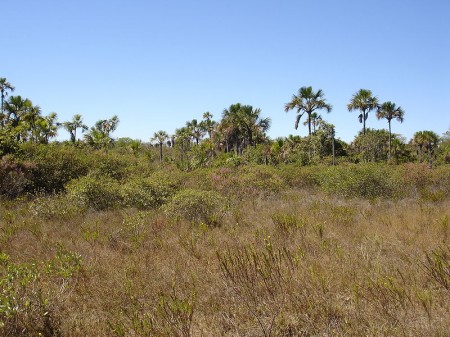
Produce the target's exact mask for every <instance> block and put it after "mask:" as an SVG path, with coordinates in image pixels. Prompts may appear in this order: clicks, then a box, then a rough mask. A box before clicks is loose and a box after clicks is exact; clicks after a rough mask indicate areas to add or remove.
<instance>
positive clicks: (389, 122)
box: [388, 120, 391, 160]
mask: <svg viewBox="0 0 450 337" xmlns="http://www.w3.org/2000/svg"><path fill="white" fill-rule="evenodd" d="M388 124H389V157H388V158H389V160H391V120H389V121H388Z"/></svg>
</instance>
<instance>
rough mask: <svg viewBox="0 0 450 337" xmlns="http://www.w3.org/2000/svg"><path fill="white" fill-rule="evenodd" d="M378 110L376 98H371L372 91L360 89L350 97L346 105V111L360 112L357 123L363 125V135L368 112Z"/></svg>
mask: <svg viewBox="0 0 450 337" xmlns="http://www.w3.org/2000/svg"><path fill="white" fill-rule="evenodd" d="M377 108H378V98H376V97H375V96H372V91H370V90H367V89H360V90H359V91H358V92H357V93H355V94H354V95H353V96H352V99H351V101H350V103H349V104H347V109H348V111H353V110H360V111H361V113H360V114H359V116H358V118H359V122H360V123H363V134H366V120H367V117H368V116H369V112H370V111H372V110H375V109H377Z"/></svg>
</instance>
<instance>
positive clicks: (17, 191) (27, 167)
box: [0, 156, 34, 199]
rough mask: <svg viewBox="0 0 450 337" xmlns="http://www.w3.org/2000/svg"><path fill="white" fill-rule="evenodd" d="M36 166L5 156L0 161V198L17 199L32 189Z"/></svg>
mask: <svg viewBox="0 0 450 337" xmlns="http://www.w3.org/2000/svg"><path fill="white" fill-rule="evenodd" d="M33 168H34V165H33V164H32V163H29V162H22V161H19V160H16V159H14V158H12V157H11V156H4V157H2V158H1V160H0V197H1V196H3V197H4V198H7V199H13V198H16V197H18V196H20V195H22V194H24V193H25V192H27V191H28V190H29V189H30V186H31V185H32V181H31V176H32V174H31V171H32V169H33Z"/></svg>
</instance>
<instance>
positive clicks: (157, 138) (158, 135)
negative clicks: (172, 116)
mask: <svg viewBox="0 0 450 337" xmlns="http://www.w3.org/2000/svg"><path fill="white" fill-rule="evenodd" d="M167 139H169V135H168V134H167V132H165V131H161V130H160V131H158V132H155V133H154V134H153V137H152V139H151V141H153V142H157V143H158V145H159V161H160V162H162V161H163V151H162V147H163V144H164V142H165V141H166V140H167Z"/></svg>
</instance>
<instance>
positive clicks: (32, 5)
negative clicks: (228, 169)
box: [0, 0, 450, 141]
mask: <svg viewBox="0 0 450 337" xmlns="http://www.w3.org/2000/svg"><path fill="white" fill-rule="evenodd" d="M0 17H1V22H2V24H1V26H2V33H1V36H2V38H1V41H2V42H1V47H0V50H1V53H0V55H1V56H0V77H6V78H7V79H8V81H9V82H10V83H12V84H13V85H15V86H16V91H15V92H14V93H13V94H15V95H22V96H24V97H27V98H30V99H31V100H32V101H33V103H34V104H38V105H40V106H41V108H42V110H43V113H44V114H45V115H46V114H48V113H50V112H53V111H54V112H57V113H58V120H59V121H60V122H62V121H66V120H69V119H71V117H72V116H73V115H74V114H76V113H80V114H81V115H82V116H83V117H84V120H85V122H86V123H87V124H88V125H89V126H92V125H93V124H94V123H95V122H96V121H97V120H99V119H106V118H109V117H111V116H113V115H115V114H116V115H118V116H119V118H120V124H119V127H118V129H117V131H116V132H115V133H114V136H115V137H131V138H140V139H142V140H143V141H148V140H149V138H150V137H151V136H152V135H153V133H154V132H155V131H158V130H165V131H167V132H168V133H173V132H174V130H175V129H176V128H179V127H181V126H183V125H184V124H185V122H186V121H188V120H192V119H193V118H197V119H199V120H200V119H201V117H202V114H203V113H204V112H206V111H210V112H211V113H212V114H213V116H214V119H215V120H219V119H220V116H221V113H222V111H223V109H225V108H227V107H229V106H230V105H231V104H233V103H237V102H240V103H242V104H249V105H252V106H254V107H256V108H260V109H261V110H262V116H263V117H270V118H271V119H272V127H271V130H270V132H269V135H270V136H271V137H278V136H287V135H289V134H299V135H302V136H304V135H306V134H307V128H306V127H304V126H303V125H301V126H300V127H299V130H295V129H294V127H293V125H294V119H295V112H293V111H291V112H289V113H286V112H284V104H285V103H286V102H288V101H290V100H291V97H292V94H294V93H296V92H297V91H298V89H299V88H300V87H302V86H312V87H313V89H316V90H317V89H322V90H323V91H324V93H325V97H326V98H327V100H328V102H329V103H330V104H332V105H333V111H332V112H331V113H330V114H326V113H325V112H323V113H322V115H323V118H324V119H325V120H327V121H329V122H331V123H333V124H335V126H336V132H337V136H338V137H340V138H341V139H343V140H345V141H351V140H352V139H353V138H354V136H355V135H356V134H357V133H358V131H359V130H361V128H362V125H361V124H360V123H359V122H358V120H357V115H358V113H357V112H348V111H347V108H346V105H347V103H348V102H349V100H350V98H351V96H352V95H353V94H354V93H355V92H356V91H358V90H359V89H361V88H364V89H370V90H372V92H373V93H374V94H375V95H376V96H378V98H379V100H380V101H381V102H384V101H388V100H390V101H393V102H395V103H396V104H397V105H400V106H402V108H403V109H404V110H405V112H406V113H405V121H404V123H403V124H400V123H398V122H393V124H392V128H393V132H396V133H400V134H402V135H403V136H405V137H406V138H407V139H409V138H411V137H412V135H413V133H414V132H416V131H419V130H432V131H434V132H436V133H438V134H439V135H442V134H443V133H444V132H445V131H447V130H448V129H449V127H450V1H448V0H377V1H374V0H339V1H338V0H323V1H312V0H311V1H303V0H297V1H295V0H270V1H269V0H223V1H218V0H190V1H187V0H186V1H182V0H160V1H154V0H128V1H118V0H76V1H61V0H39V1H36V0H13V1H11V0H10V1H6V0H5V1H1V5H0ZM367 126H368V127H374V128H385V127H387V123H386V121H384V120H383V121H377V120H376V118H375V114H374V113H373V112H371V113H370V116H369V119H368V120H367ZM59 133H60V136H59V138H60V139H68V138H69V135H68V134H67V132H65V131H64V130H60V131H59Z"/></svg>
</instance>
